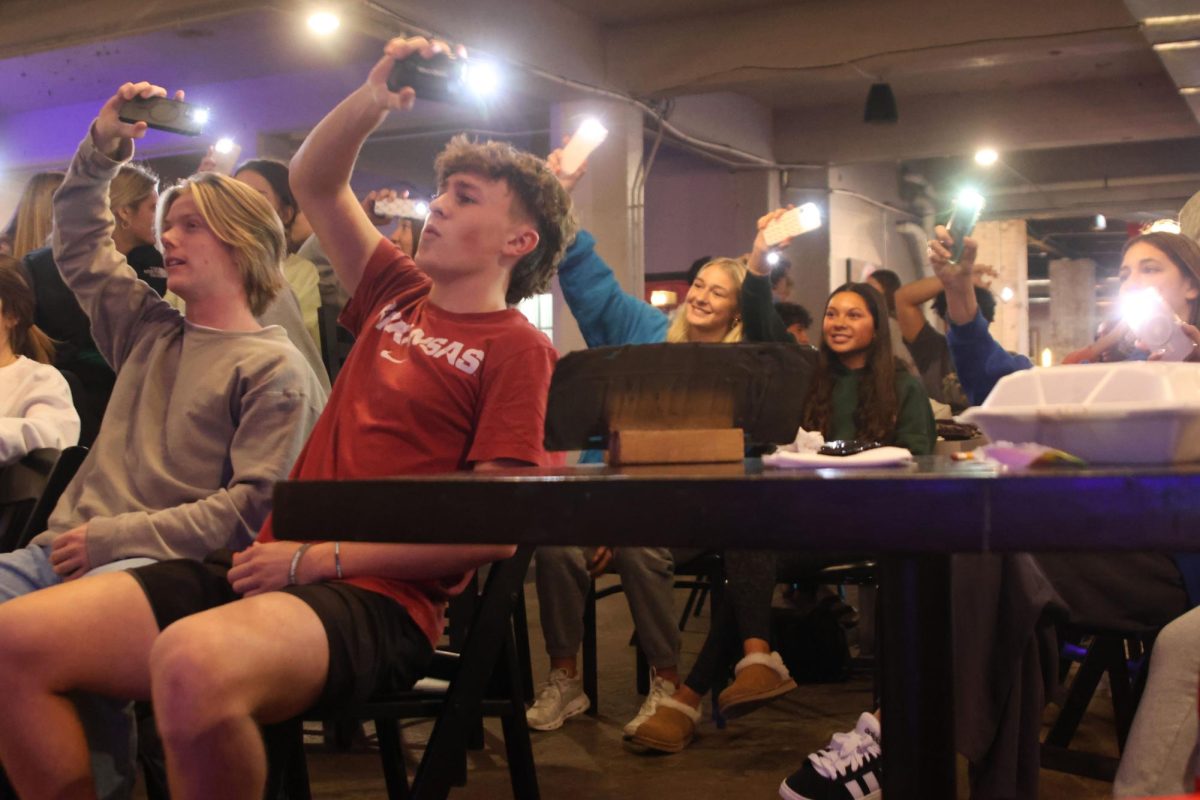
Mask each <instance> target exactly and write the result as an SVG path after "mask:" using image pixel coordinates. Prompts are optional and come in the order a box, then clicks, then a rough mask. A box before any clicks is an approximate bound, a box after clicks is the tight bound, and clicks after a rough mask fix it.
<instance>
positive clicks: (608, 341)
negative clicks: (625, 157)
mask: <svg viewBox="0 0 1200 800" xmlns="http://www.w3.org/2000/svg"><path fill="white" fill-rule="evenodd" d="M561 163H562V150H561V149H558V150H554V151H553V152H551V153H550V155H548V156H547V157H546V165H547V166H548V167H550V170H551V171H552V172H553V173H554V174H555V176H556V177H557V178H558V181H559V183H561V184H562V185H563V188H564V189H566V190H567V191H568V192H570V191H572V190H573V189H574V188H575V185H576V184H577V183H579V181H580V179H582V178H583V176H584V175H585V174H587V162H584V163H583V164H581V165H580V166H579V169H577V170H576V171H575V172H574V173H572V174H570V175H568V174H566V173H564V172H563V171H562V168H561ZM558 285H559V287H560V288H561V289H562V293H563V298H564V299H565V300H566V301H567V307H568V308H570V309H571V316H573V317H575V322H577V323H578V324H579V332H580V333H582V334H583V340H584V341H585V342H586V343H587V346H588V347H604V346H606V345H621V344H652V343H655V342H661V341H663V340H664V339H665V338H666V336H667V322H668V320H667V315H666V314H664V313H662V312H661V311H659V310H658V309H657V308H655V307H654V306H652V305H650V304H649V303H647V302H645V301H644V300H642V299H641V298H638V297H634V296H633V295H631V294H627V293H626V292H625V290H624V289H622V288H621V284H620V283H618V282H617V276H616V275H614V274H613V271H612V268H611V267H610V266H608V264H607V263H606V262H605V261H604V259H603V258H601V257H600V256H599V254H598V253H596V239H595V238H594V237H593V236H592V234H590V233H588V232H587V231H584V230H581V231H579V233H578V234H577V235H576V236H575V241H574V242H572V244H571V246H570V247H568V248H567V252H566V253H565V254H564V255H563V259H562V261H561V262H559V265H558Z"/></svg>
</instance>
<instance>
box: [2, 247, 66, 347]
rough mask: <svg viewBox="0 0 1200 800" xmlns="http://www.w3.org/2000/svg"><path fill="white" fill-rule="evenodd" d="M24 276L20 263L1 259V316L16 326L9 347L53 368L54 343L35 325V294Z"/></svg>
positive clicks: (10, 335)
mask: <svg viewBox="0 0 1200 800" xmlns="http://www.w3.org/2000/svg"><path fill="white" fill-rule="evenodd" d="M21 273H22V270H21V264H20V262H18V261H17V260H16V259H15V258H13V257H12V256H0V315H2V316H4V317H6V318H8V319H9V320H10V321H11V322H12V323H14V324H13V327H12V328H11V329H10V330H9V334H8V344H9V347H11V348H12V351H13V352H14V353H16V354H17V355H19V356H25V357H26V358H29V359H32V360H34V361H40V362H42V363H43V364H52V363H54V341H53V340H52V339H51V338H50V337H49V336H47V335H46V334H45V333H43V332H42V329H41V328H39V327H38V326H37V325H34V324H33V315H34V311H35V305H34V296H33V290H32V289H30V288H29V284H28V283H26V282H25V276H24V275H22V274H21Z"/></svg>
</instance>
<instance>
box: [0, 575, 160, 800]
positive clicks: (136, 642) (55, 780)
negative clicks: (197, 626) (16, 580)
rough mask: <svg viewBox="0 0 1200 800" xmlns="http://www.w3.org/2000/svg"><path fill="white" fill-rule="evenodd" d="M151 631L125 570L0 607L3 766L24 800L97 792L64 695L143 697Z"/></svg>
mask: <svg viewBox="0 0 1200 800" xmlns="http://www.w3.org/2000/svg"><path fill="white" fill-rule="evenodd" d="M157 635H158V625H157V623H156V622H155V619H154V614H153V612H152V611H151V609H150V604H149V602H148V601H147V599H146V595H145V593H144V592H142V588H141V586H140V585H139V584H138V583H137V581H136V580H134V578H132V577H131V576H129V575H127V574H124V573H118V574H112V575H100V576H96V577H91V578H86V579H83V580H77V581H71V582H70V583H65V584H62V585H59V586H53V587H50V588H48V589H43V590H41V591H37V592H33V593H31V594H28V595H25V596H23V597H18V598H16V599H14V600H10V601H9V602H7V603H4V604H3V605H0V642H3V643H4V646H3V647H0V685H3V686H4V687H5V699H4V704H5V724H4V725H3V726H0V762H2V763H3V764H4V768H5V769H6V770H7V771H8V775H9V778H10V779H11V780H12V783H13V785H14V787H15V788H16V789H17V791H18V792H19V793H20V794H21V796H23V797H54V798H75V797H79V798H91V797H94V796H95V788H94V786H93V784H92V774H91V767H90V763H89V756H88V744H87V740H86V738H85V736H84V732H83V726H82V725H81V724H80V722H79V716H78V714H77V713H76V710H75V705H74V703H72V702H71V701H70V700H69V699H68V698H67V697H66V696H65V693H66V692H68V691H72V690H83V691H89V692H96V693H98V694H103V695H109V696H112V697H127V698H131V699H139V698H146V697H148V696H149V694H150V691H149V689H150V680H149V671H148V668H147V664H148V662H149V654H150V650H151V647H152V645H153V643H154V639H155V637H156V636H157Z"/></svg>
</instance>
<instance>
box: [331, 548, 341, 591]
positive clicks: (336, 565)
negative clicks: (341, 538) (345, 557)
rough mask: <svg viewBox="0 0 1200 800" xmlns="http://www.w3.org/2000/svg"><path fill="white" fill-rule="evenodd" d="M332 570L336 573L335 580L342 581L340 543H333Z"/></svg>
mask: <svg viewBox="0 0 1200 800" xmlns="http://www.w3.org/2000/svg"><path fill="white" fill-rule="evenodd" d="M333 570H334V572H336V573H337V579H338V580H339V581H340V580H341V579H342V543H341V542H334V543H333Z"/></svg>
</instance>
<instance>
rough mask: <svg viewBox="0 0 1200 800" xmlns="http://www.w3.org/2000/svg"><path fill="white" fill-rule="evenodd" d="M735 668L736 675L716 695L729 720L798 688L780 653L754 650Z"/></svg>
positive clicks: (724, 714) (723, 713) (723, 712)
mask: <svg viewBox="0 0 1200 800" xmlns="http://www.w3.org/2000/svg"><path fill="white" fill-rule="evenodd" d="M733 671H734V674H735V675H736V676H737V677H735V678H734V681H733V683H731V684H730V685H729V686H728V687H726V689H725V691H723V692H721V696H720V697H719V698H717V705H718V706H719V707H720V709H721V715H722V716H724V717H725V718H726V719H733V718H734V717H740V716H742V715H744V714H749V713H750V712H751V711H754V710H755V709H756V708H758V707H759V706H762V705H766V704H767V703H769V702H770V701H771V700H774V699H775V698H776V697H779V696H781V695H785V694H787V693H788V692H790V691H791V690H792V689H795V688H796V682H795V681H794V680H792V676H791V675H790V674H789V673H788V670H787V667H786V666H784V664H783V659H782V658H780V656H779V653H770V654H769V655H768V654H767V653H751V654H750V655H748V656H746V657H745V658H743V659H742V660H741V661H739V662H738V663H737V666H735V667H734V668H733Z"/></svg>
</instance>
